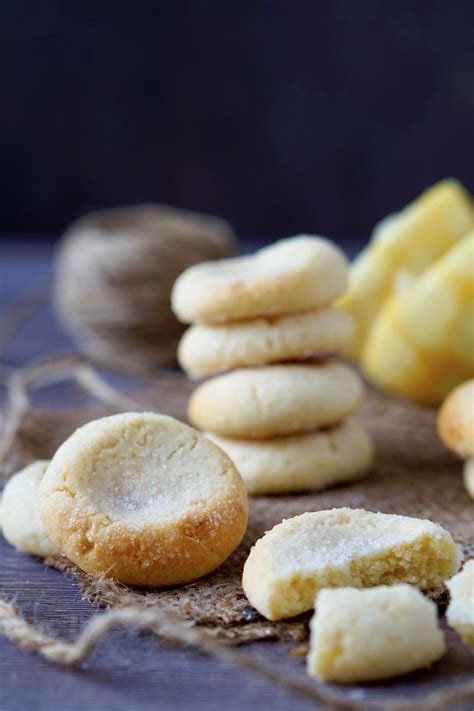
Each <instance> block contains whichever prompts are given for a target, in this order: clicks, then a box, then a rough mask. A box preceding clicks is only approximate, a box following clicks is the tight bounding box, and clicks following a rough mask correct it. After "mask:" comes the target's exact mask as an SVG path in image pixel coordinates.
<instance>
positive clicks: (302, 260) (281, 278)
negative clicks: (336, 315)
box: [171, 235, 348, 323]
mask: <svg viewBox="0 0 474 711" xmlns="http://www.w3.org/2000/svg"><path fill="white" fill-rule="evenodd" d="M347 282H348V264H347V260H346V257H345V256H344V254H343V252H341V250H340V249H339V248H338V247H336V246H335V245H334V244H333V243H332V242H330V241H329V240H327V239H324V238H323V237H311V236H307V235H302V236H298V237H290V238H289V239H285V240H281V241H280V242H276V243H275V244H272V245H270V246H269V247H265V248H264V249H261V250H259V251H258V252H256V253H255V254H252V255H250V256H244V257H234V258H233V259H224V260H220V261H217V262H203V263H201V264H196V265H194V266H192V267H189V268H188V269H186V270H185V271H184V272H183V273H182V274H181V275H180V276H179V277H178V279H177V280H176V282H175V284H174V287H173V291H172V294H171V305H172V308H173V311H174V313H175V314H176V316H177V317H178V318H179V319H180V321H183V322H184V323H192V322H193V321H204V322H210V323H214V322H225V321H239V320H241V319H250V318H255V317H258V316H273V315H275V314H278V315H282V314H289V313H297V312H298V311H309V310H311V309H315V308H318V307H320V306H326V305H327V304H330V303H331V302H332V301H334V300H335V299H336V298H337V297H338V296H340V295H341V294H342V293H343V291H344V290H345V288H346V286H347Z"/></svg>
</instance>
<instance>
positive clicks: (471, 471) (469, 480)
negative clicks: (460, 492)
mask: <svg viewBox="0 0 474 711" xmlns="http://www.w3.org/2000/svg"><path fill="white" fill-rule="evenodd" d="M463 479H464V486H465V487H466V491H467V493H468V494H469V496H470V497H471V499H474V458H473V457H470V458H469V459H466V461H465V462H464V471H463Z"/></svg>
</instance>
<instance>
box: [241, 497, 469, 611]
mask: <svg viewBox="0 0 474 711" xmlns="http://www.w3.org/2000/svg"><path fill="white" fill-rule="evenodd" d="M460 560H461V553H460V550H459V548H458V547H457V546H456V544H455V543H454V541H453V539H452V537H451V535H450V534H449V533H448V532H447V531H445V530H444V529H443V528H441V526H438V525H436V524H434V523H432V522H431V521H425V520H422V519H417V518H410V517H408V516H398V515H395V514H384V513H372V512H371V511H364V510H363V509H349V508H341V509H331V510H329V511H316V512H310V513H304V514H301V515H300V516H295V517H294V518H290V519H287V520H285V521H283V522H282V523H280V524H278V525H277V526H275V527H274V528H272V530H271V531H269V532H268V533H266V534H265V535H264V536H263V538H261V539H260V540H259V541H257V543H256V544H255V546H254V547H253V548H252V550H251V552H250V555H249V557H248V558H247V561H246V563H245V566H244V572H243V580H242V583H243V587H244V592H245V594H246V595H247V597H248V599H249V600H250V602H251V603H252V605H253V606H254V607H255V608H256V609H257V610H258V611H259V612H260V613H261V614H262V615H264V616H265V617H266V618H267V619H269V620H279V619H282V618H285V617H293V616H295V615H299V614H301V613H302V612H306V611H307V610H310V609H311V608H312V607H313V602H314V597H315V595H316V593H317V592H318V591H319V590H321V589H322V588H335V587H347V586H351V587H374V586H375V585H380V584H388V585H391V584H394V583H409V584H411V585H415V586H416V587H418V588H420V589H422V590H425V589H426V590H428V589H435V588H437V587H438V586H440V585H441V584H442V583H443V581H444V580H446V578H448V577H449V576H450V575H452V574H453V573H455V572H456V571H457V570H458V568H459V563H460Z"/></svg>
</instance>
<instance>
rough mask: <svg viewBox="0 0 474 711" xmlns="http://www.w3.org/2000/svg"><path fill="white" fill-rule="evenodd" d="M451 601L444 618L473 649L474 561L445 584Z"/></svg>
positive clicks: (468, 563) (469, 562) (470, 561)
mask: <svg viewBox="0 0 474 711" xmlns="http://www.w3.org/2000/svg"><path fill="white" fill-rule="evenodd" d="M446 584H447V586H448V589H449V592H450V595H451V600H450V603H449V607H448V610H447V612H446V617H447V619H448V624H449V625H450V627H453V628H454V629H455V630H456V632H457V633H458V634H459V635H460V637H462V639H463V640H464V641H465V642H466V644H469V645H470V646H471V647H474V560H469V561H468V562H467V563H465V565H464V568H463V569H462V570H461V572H460V573H458V574H457V575H455V576H454V577H453V578H451V580H449V581H448V582H447V583H446Z"/></svg>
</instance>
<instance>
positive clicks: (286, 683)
mask: <svg viewBox="0 0 474 711" xmlns="http://www.w3.org/2000/svg"><path fill="white" fill-rule="evenodd" d="M117 627H125V628H129V629H134V630H150V631H151V632H153V633H155V634H157V635H159V636H160V637H163V638H165V639H168V640H173V641H175V642H180V643H181V644H184V645H187V646H190V647H194V648H196V649H198V650H199V651H201V652H205V653H206V654H209V655H210V656H212V657H214V658H216V659H219V660H221V661H224V662H229V663H231V664H234V665H237V666H239V667H240V668H243V669H247V670H249V671H252V672H253V673H254V674H258V676H260V677H262V678H264V679H266V680H267V681H269V682H271V683H272V684H275V685H277V686H279V687H283V688H284V689H286V690H288V691H292V692H295V693H297V694H298V695H299V696H302V697H304V698H306V699H310V700H311V701H315V702H318V703H324V704H326V705H330V706H331V708H333V709H341V710H345V711H367V709H370V708H374V709H376V708H378V706H375V705H374V704H372V703H367V700H366V699H365V700H364V701H357V700H355V699H352V698H351V697H350V694H343V693H340V692H337V691H335V690H333V689H331V688H330V687H329V686H326V685H323V684H317V685H316V684H312V685H311V686H310V685H309V684H308V683H305V682H303V681H300V680H298V679H294V678H292V677H289V676H282V674H281V673H279V672H278V671H276V670H274V669H272V668H271V667H270V666H268V664H266V663H264V662H262V661H260V660H259V659H257V658H255V656H253V655H249V654H243V653H241V652H238V651H237V650H235V649H233V648H232V647H231V646H229V645H225V644H223V643H222V642H219V641H217V640H215V639H212V637H211V636H209V634H208V633H206V632H204V631H202V630H200V629H199V627H196V626H193V625H192V624H190V623H187V622H184V621H183V620H180V619H178V618H176V617H173V616H172V615H170V614H169V613H163V612H162V611H160V610H157V609H156V608H154V609H150V610H144V609H141V608H134V607H129V608H123V609H120V608H119V609H116V610H110V611H109V612H106V613H104V614H102V615H99V616H97V617H96V618H95V619H93V620H92V621H91V622H89V623H88V625H87V626H86V627H85V629H84V630H83V631H82V632H81V634H80V635H79V636H78V637H77V638H76V639H75V640H74V641H73V642H66V641H64V640H60V639H58V638H56V637H52V636H50V635H48V634H46V633H45V632H43V631H42V630H40V629H38V628H37V627H35V626H33V625H30V624H29V623H28V622H27V621H26V620H25V618H24V616H23V615H22V614H21V612H20V611H19V610H18V608H17V607H16V606H15V604H14V603H13V602H12V601H9V600H6V599H5V598H2V597H0V630H1V631H2V632H3V634H4V635H5V636H6V637H7V638H8V639H9V640H11V641H12V642H14V643H15V644H17V645H18V646H19V647H20V648H21V649H25V650H27V651H34V652H36V653H38V654H40V655H41V656H42V657H44V658H45V659H47V660H49V661H51V662H54V663H56V664H61V665H63V666H68V665H71V664H75V663H77V662H81V661H83V660H84V659H85V658H86V657H87V656H88V655H89V654H90V653H91V652H92V651H93V649H94V647H95V645H96V644H97V642H98V641H99V640H100V639H101V638H102V637H104V636H105V635H106V634H107V633H108V632H109V631H110V630H113V629H116V628H117ZM472 694H474V680H471V681H468V682H465V683H464V684H459V685H453V686H452V687H450V688H448V689H443V690H440V691H436V692H433V693H430V694H428V695H426V696H425V697H424V698H423V699H422V700H420V702H418V701H417V707H418V708H419V709H425V710H426V711H430V710H433V711H436V710H437V709H444V708H448V704H453V703H454V702H456V701H462V700H465V699H468V698H470V696H471V695H472ZM384 709H385V711H412V709H413V701H412V700H407V699H402V698H400V699H391V700H390V701H388V702H386V703H385V702H384Z"/></svg>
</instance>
